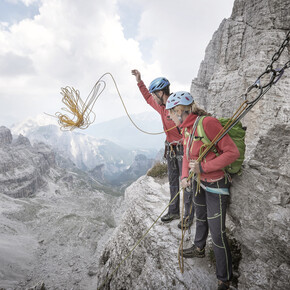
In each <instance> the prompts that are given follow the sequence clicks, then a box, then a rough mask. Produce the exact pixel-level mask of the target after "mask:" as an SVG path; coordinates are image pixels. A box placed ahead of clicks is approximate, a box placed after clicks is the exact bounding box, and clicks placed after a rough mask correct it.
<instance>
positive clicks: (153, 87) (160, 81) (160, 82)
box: [149, 78, 170, 93]
mask: <svg viewBox="0 0 290 290" xmlns="http://www.w3.org/2000/svg"><path fill="white" fill-rule="evenodd" d="M169 85H170V82H169V81H168V79H166V78H157V79H154V80H153V81H152V82H151V84H150V86H149V92H150V93H153V92H156V91H161V90H163V89H164V88H166V87H168V86H169Z"/></svg>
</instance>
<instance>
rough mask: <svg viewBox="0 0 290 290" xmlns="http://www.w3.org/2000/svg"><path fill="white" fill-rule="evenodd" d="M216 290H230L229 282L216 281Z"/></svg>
mask: <svg viewBox="0 0 290 290" xmlns="http://www.w3.org/2000/svg"><path fill="white" fill-rule="evenodd" d="M217 289H218V290H228V289H230V282H229V281H227V282H223V281H221V280H218V288H217Z"/></svg>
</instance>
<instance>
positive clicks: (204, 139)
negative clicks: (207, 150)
mask: <svg viewBox="0 0 290 290" xmlns="http://www.w3.org/2000/svg"><path fill="white" fill-rule="evenodd" d="M205 118H206V116H202V117H200V119H199V120H198V124H197V128H196V132H197V135H198V136H199V137H200V140H201V141H202V142H203V144H204V145H205V146H204V147H206V146H208V145H209V144H210V143H211V140H210V139H209V138H208V137H207V135H206V133H205V131H204V128H203V124H202V122H203V120H204V119H205ZM201 149H202V148H201ZM211 151H213V152H214V153H215V154H216V155H217V156H218V155H219V153H218V150H217V148H216V147H215V146H213V147H212V148H211Z"/></svg>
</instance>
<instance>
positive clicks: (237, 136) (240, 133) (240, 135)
mask: <svg viewBox="0 0 290 290" xmlns="http://www.w3.org/2000/svg"><path fill="white" fill-rule="evenodd" d="M205 117H206V116H202V117H201V118H200V119H199V121H198V124H197V134H198V136H199V137H203V138H201V141H202V142H203V143H204V144H206V145H207V144H210V143H211V141H210V139H209V138H208V137H207V136H206V134H205V131H204V128H203V125H202V121H203V119H204V118H205ZM218 120H219V122H220V123H221V125H222V126H223V127H224V126H225V125H226V124H227V122H228V120H229V118H220V119H218ZM228 135H229V136H230V137H231V138H232V140H233V141H234V142H235V144H236V146H237V147H238V149H239V152H240V157H239V158H238V159H237V160H236V161H234V162H233V163H231V164H230V165H228V166H227V167H226V168H225V170H226V171H227V172H228V173H230V174H239V175H240V174H241V172H242V164H243V161H244V159H245V151H246V144H245V135H246V130H245V129H244V128H243V126H242V123H241V122H238V123H237V124H236V125H235V126H234V127H233V128H232V129H231V130H230V131H229V132H228ZM212 151H213V152H214V153H215V154H216V155H217V156H218V155H219V153H218V152H217V149H216V148H213V150H212Z"/></svg>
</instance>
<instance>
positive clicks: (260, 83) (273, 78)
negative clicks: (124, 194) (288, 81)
mask: <svg viewBox="0 0 290 290" xmlns="http://www.w3.org/2000/svg"><path fill="white" fill-rule="evenodd" d="M289 40H290V31H289V32H288V33H287V35H286V38H285V40H284V41H283V43H282V45H281V46H280V48H279V50H278V51H277V52H276V53H275V54H274V55H273V57H272V62H271V64H270V65H268V66H267V67H266V69H265V71H264V72H263V73H262V74H261V75H260V76H259V77H258V78H257V80H256V81H255V82H254V84H252V85H251V86H249V87H248V88H247V89H246V91H245V93H244V94H243V95H242V96H244V98H245V101H244V102H243V103H242V104H241V106H240V107H239V108H238V110H237V111H236V112H235V113H234V114H233V116H232V117H231V118H229V120H228V122H227V124H226V125H225V126H224V127H223V128H222V129H221V131H220V132H219V133H218V134H217V136H216V137H215V138H214V139H213V140H212V142H211V143H210V144H209V146H207V147H206V148H205V150H204V151H203V152H202V153H201V155H200V156H199V158H198V159H197V160H196V161H197V162H200V161H201V160H202V159H203V158H204V157H205V156H206V155H207V154H208V153H209V152H210V150H211V148H212V147H213V146H215V145H216V144H217V142H218V141H219V140H220V139H221V138H223V137H224V136H225V135H226V134H227V133H228V131H229V130H230V129H231V128H232V127H233V126H234V125H235V124H236V123H237V122H239V120H240V119H242V118H243V117H244V116H245V115H246V114H247V113H248V112H249V111H250V110H251V109H252V108H253V106H254V105H255V104H256V103H257V102H258V101H259V100H260V99H261V98H262V96H263V95H265V94H266V93H267V91H268V90H269V89H270V88H271V87H272V85H273V84H276V83H277V82H278V81H279V80H280V78H281V76H282V75H283V73H284V71H285V69H287V68H289V67H290V60H289V61H287V62H286V63H285V64H284V66H283V67H282V68H281V69H274V68H273V65H274V63H275V62H276V61H277V60H278V59H279V57H280V56H281V54H282V52H283V50H284V49H285V47H286V46H287V45H288V43H289ZM267 75H268V77H270V80H268V81H266V82H265V81H264V80H263V79H264V78H265V76H267ZM253 89H257V91H258V94H257V95H256V96H254V99H253V100H249V96H250V93H252V92H253ZM194 177H195V173H194V172H191V173H190V174H189V176H188V178H187V181H190V180H191V179H192V178H194ZM181 190H182V189H180V190H179V191H178V192H177V193H176V195H175V196H174V198H173V199H172V200H171V201H170V203H169V204H168V205H167V206H166V208H165V209H164V210H163V211H162V213H161V214H160V215H159V216H158V217H157V219H156V220H155V221H154V222H153V224H152V225H151V226H150V227H149V229H148V230H147V231H146V232H145V233H144V235H143V236H142V237H141V238H140V239H139V240H138V242H137V243H136V244H135V246H134V247H133V248H132V249H131V250H130V251H129V253H128V255H127V256H126V257H125V258H124V259H123V260H122V261H121V262H120V263H119V264H118V265H117V266H116V268H115V269H114V270H113V272H112V274H111V275H110V276H109V277H107V279H106V280H105V281H104V282H103V284H102V285H101V286H100V287H99V288H98V289H101V287H103V286H104V285H105V284H106V283H107V281H109V280H110V279H111V277H112V276H113V274H114V273H115V272H116V271H117V270H118V268H119V267H120V266H121V265H122V264H123V263H124V262H125V260H126V259H128V257H129V256H130V255H131V253H132V252H133V251H134V250H135V248H136V247H137V246H138V245H139V244H140V243H141V241H142V240H143V239H144V238H145V237H146V235H147V234H148V232H149V231H150V230H151V228H152V227H153V226H154V225H155V224H156V223H157V221H158V219H159V218H160V217H161V216H162V214H163V213H164V212H165V210H166V209H167V208H168V207H169V206H170V204H171V203H172V202H173V201H174V200H175V199H176V198H177V196H178V195H179V194H180V192H181ZM182 222H183V221H182ZM182 240H183V238H182ZM180 248H182V246H180ZM178 255H180V253H179V251H178ZM182 258H183V257H182ZM179 264H180V265H181V271H182V273H183V268H184V267H183V261H181V262H179Z"/></svg>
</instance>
